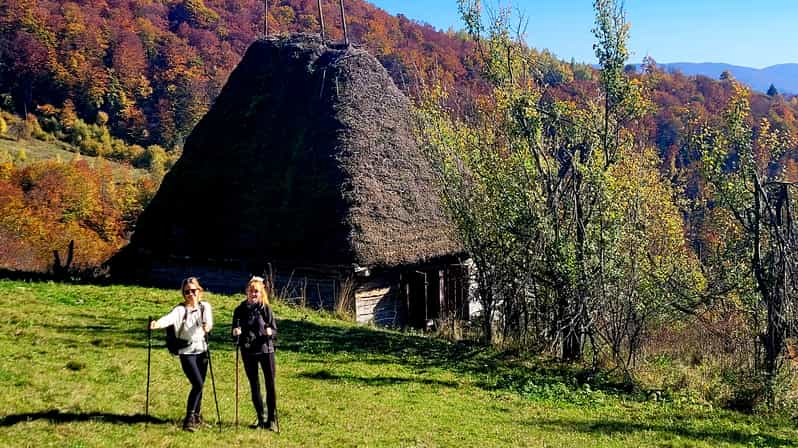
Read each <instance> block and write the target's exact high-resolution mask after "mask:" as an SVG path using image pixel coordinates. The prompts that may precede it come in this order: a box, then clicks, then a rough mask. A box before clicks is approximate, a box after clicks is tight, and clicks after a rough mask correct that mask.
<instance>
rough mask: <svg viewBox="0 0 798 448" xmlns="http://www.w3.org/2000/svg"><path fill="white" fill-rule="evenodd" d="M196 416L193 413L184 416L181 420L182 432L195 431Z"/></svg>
mask: <svg viewBox="0 0 798 448" xmlns="http://www.w3.org/2000/svg"><path fill="white" fill-rule="evenodd" d="M197 426H198V425H197V415H196V414H194V413H193V412H191V413H188V414H186V418H185V419H184V420H183V431H188V432H194V431H196V430H197Z"/></svg>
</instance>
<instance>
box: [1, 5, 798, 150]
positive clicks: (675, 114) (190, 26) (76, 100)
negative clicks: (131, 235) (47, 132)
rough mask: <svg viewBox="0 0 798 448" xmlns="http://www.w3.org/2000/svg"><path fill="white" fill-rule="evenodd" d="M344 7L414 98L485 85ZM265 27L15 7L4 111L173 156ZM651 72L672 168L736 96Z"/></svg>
mask: <svg viewBox="0 0 798 448" xmlns="http://www.w3.org/2000/svg"><path fill="white" fill-rule="evenodd" d="M270 3H271V6H270V11H269V24H270V25H269V32H270V33H273V34H274V33H285V32H293V31H306V32H318V29H319V25H318V12H317V2H316V1H313V0H281V1H277V2H270ZM323 4H324V8H325V10H324V13H325V21H326V31H327V35H328V36H329V37H330V38H331V39H334V40H341V39H342V31H341V30H342V27H341V26H340V13H339V11H338V8H337V6H338V4H337V2H323ZM346 8H347V18H348V20H347V22H348V23H347V25H348V29H349V33H350V40H351V41H353V42H355V43H356V44H358V45H363V46H365V47H366V48H368V49H369V50H370V51H371V52H372V53H373V54H375V55H376V56H377V57H378V58H379V59H380V61H382V63H383V64H384V65H385V66H386V68H388V70H389V72H390V73H391V75H392V76H393V77H394V80H395V81H396V83H397V85H398V86H399V87H400V88H402V89H404V90H405V91H406V92H409V93H412V92H414V88H415V86H417V85H418V84H419V83H421V82H424V80H431V79H442V80H443V81H444V83H445V84H447V85H449V86H450V87H451V88H452V89H454V90H455V91H456V92H457V96H458V97H459V98H462V99H461V100H459V101H458V103H459V105H460V107H465V108H467V107H468V105H467V104H468V103H469V98H473V97H474V95H475V94H476V93H479V92H480V91H481V90H482V89H483V88H484V85H483V84H482V83H481V82H480V81H479V80H478V76H477V73H478V71H479V69H478V64H479V62H478V60H477V58H475V57H474V56H475V55H474V51H473V50H474V43H473V42H472V41H471V40H470V39H469V37H468V36H467V34H466V33H463V32H441V31H436V30H435V29H433V28H432V27H431V26H429V25H425V24H421V23H418V22H414V21H413V20H411V19H408V18H406V17H403V16H401V15H400V16H397V17H395V16H391V15H389V14H387V13H385V12H384V11H382V10H380V9H378V8H376V7H374V6H372V5H371V4H369V3H367V2H365V1H362V0H350V1H347V2H346ZM263 22H264V17H263V2H262V1H259V0H242V1H235V2H231V1H222V0H183V1H163V0H160V1H159V0H128V1H121V0H110V1H102V2H95V1H86V0H78V1H74V2H72V1H48V0H8V1H5V2H3V3H2V4H0V95H2V97H0V107H2V108H4V109H6V110H13V111H15V112H17V113H18V114H20V115H24V114H26V113H39V112H41V108H42V107H50V108H51V109H50V110H52V108H56V109H59V108H63V107H67V108H68V109H74V110H75V112H76V113H77V116H78V117H80V118H82V119H83V120H85V121H86V122H88V123H94V122H96V121H97V119H98V114H104V117H105V118H104V120H107V125H108V127H109V129H110V130H111V132H112V134H113V135H115V136H117V137H120V138H123V139H125V140H126V141H128V142H130V143H138V144H142V145H150V144H158V145H160V146H163V147H165V148H167V150H168V149H171V148H173V147H175V146H180V145H181V143H182V141H183V139H184V138H185V137H186V136H187V135H188V133H189V132H190V130H191V129H192V127H193V126H194V124H195V123H196V122H197V121H198V119H199V118H200V117H201V116H202V115H203V114H204V113H205V111H207V109H208V107H209V105H210V103H211V102H212V101H213V99H214V98H215V97H216V95H217V94H218V92H219V90H220V88H221V86H222V85H223V84H224V82H225V80H226V79H227V76H228V74H229V73H230V71H231V70H232V69H233V68H234V67H235V65H236V64H237V63H238V61H239V60H240V58H241V56H242V54H243V52H244V50H245V49H246V48H247V47H248V45H249V44H250V43H251V42H252V41H253V40H254V39H256V38H257V37H258V36H260V35H261V34H262V26H263V25H262V24H263ZM531 45H533V46H534V42H531ZM535 65H536V70H537V71H539V72H540V73H541V76H540V79H541V80H543V81H544V82H546V83H548V84H549V85H551V86H554V87H556V89H555V90H553V92H555V93H553V94H557V95H571V96H583V95H591V94H592V92H591V91H592V89H595V86H594V84H593V81H592V80H593V79H594V78H595V73H594V70H593V69H591V68H590V67H587V66H584V65H580V64H573V63H564V62H562V61H558V60H556V59H555V58H553V57H552V56H551V55H550V54H549V53H547V52H545V51H543V52H538V53H537V57H536V61H535ZM649 67H652V68H651V70H653V71H656V70H654V69H653V64H649ZM649 75H650V76H649V77H654V76H655V77H656V80H657V83H656V85H654V86H653V89H654V91H655V94H654V97H653V100H654V102H655V104H656V105H657V106H658V112H657V114H656V118H655V120H654V121H653V122H651V128H649V129H641V130H640V132H641V134H643V135H644V136H647V137H648V138H650V139H652V141H655V142H656V143H657V145H658V147H659V148H660V149H661V150H662V151H663V154H665V155H666V159H668V160H673V159H675V158H676V155H675V154H674V153H675V152H677V151H676V149H675V147H677V146H678V142H679V134H680V132H681V131H682V129H681V127H682V122H683V118H684V117H683V116H682V115H683V114H681V113H680V111H683V110H685V109H689V110H691V111H696V110H697V111H698V112H697V113H698V114H700V115H701V114H709V115H710V116H711V115H713V114H716V113H717V112H718V110H719V105H721V104H723V103H724V102H725V101H726V100H728V95H729V91H728V89H727V88H724V87H723V85H722V83H721V82H718V81H716V80H711V79H708V78H704V77H700V76H699V77H685V76H683V75H679V74H667V73H664V72H657V73H655V74H651V73H649ZM556 92H559V93H556ZM754 103H755V104H754V108H753V109H754V116H755V117H756V118H759V117H763V116H766V117H769V118H771V119H772V121H774V122H775V123H776V124H777V126H779V127H781V128H785V129H791V130H794V129H795V128H796V127H798V125H796V119H795V115H796V112H797V111H798V99H796V98H795V97H793V98H791V99H789V100H785V99H784V98H781V97H780V96H778V95H777V96H775V97H768V96H764V95H762V96H756V97H755V99H754ZM48 105H49V106H48ZM37 111H39V112H37ZM45 112H46V110H45Z"/></svg>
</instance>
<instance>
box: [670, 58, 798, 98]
mask: <svg viewBox="0 0 798 448" xmlns="http://www.w3.org/2000/svg"><path fill="white" fill-rule="evenodd" d="M658 65H659V66H660V67H662V68H663V69H664V70H665V71H668V72H673V71H680V72H682V73H683V74H685V75H704V76H706V77H709V78H713V79H718V78H719V77H720V74H721V73H723V72H724V71H725V70H728V71H729V72H730V73H731V74H732V75H734V77H735V78H736V79H737V80H738V81H740V82H742V83H745V84H747V85H749V86H751V88H752V89H754V90H758V91H760V92H767V90H768V88H769V87H770V85H771V84H773V85H774V86H776V90H778V91H779V93H782V94H798V64H779V65H772V66H770V67H765V68H762V69H756V68H750V67H740V66H738V65H730V64H721V63H716V62H701V63H694V62H673V63H669V64H658Z"/></svg>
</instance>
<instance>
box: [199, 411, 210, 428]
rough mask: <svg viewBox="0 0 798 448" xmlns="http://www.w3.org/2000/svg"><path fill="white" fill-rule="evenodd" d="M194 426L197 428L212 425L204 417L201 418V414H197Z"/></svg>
mask: <svg viewBox="0 0 798 448" xmlns="http://www.w3.org/2000/svg"><path fill="white" fill-rule="evenodd" d="M195 422H196V427H197V428H212V427H213V425H212V424H210V423H208V422H206V421H205V419H204V418H202V414H197V416H196V419H195Z"/></svg>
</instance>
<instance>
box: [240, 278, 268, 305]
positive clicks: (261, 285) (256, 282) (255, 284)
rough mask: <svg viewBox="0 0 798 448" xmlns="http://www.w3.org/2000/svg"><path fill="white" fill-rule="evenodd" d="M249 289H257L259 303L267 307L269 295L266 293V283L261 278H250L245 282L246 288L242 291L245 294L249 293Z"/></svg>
mask: <svg viewBox="0 0 798 448" xmlns="http://www.w3.org/2000/svg"><path fill="white" fill-rule="evenodd" d="M250 288H254V289H257V290H258V291H260V301H261V303H265V304H266V305H269V294H267V293H266V282H265V281H264V280H263V278H262V277H252V278H251V279H249V281H248V282H247V287H246V289H244V291H245V292H249V290H250Z"/></svg>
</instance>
